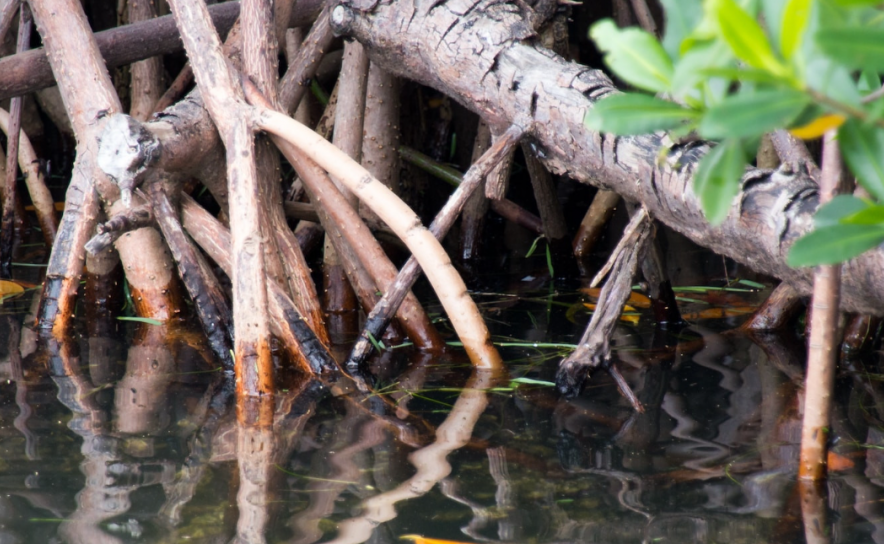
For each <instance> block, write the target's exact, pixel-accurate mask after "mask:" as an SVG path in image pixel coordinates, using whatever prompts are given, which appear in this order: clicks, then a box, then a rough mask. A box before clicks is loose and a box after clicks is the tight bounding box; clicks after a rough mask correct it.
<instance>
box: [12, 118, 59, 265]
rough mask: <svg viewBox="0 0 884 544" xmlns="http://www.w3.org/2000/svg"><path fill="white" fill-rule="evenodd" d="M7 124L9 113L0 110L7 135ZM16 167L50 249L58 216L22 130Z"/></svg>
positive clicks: (30, 146)
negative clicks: (22, 178)
mask: <svg viewBox="0 0 884 544" xmlns="http://www.w3.org/2000/svg"><path fill="white" fill-rule="evenodd" d="M9 124H10V117H9V113H7V112H6V111H5V110H3V109H0V130H3V132H5V133H7V134H8V133H9ZM18 167H19V168H20V169H21V171H22V173H23V174H24V177H25V185H26V186H27V188H28V195H30V197H31V202H33V204H34V212H35V213H36V214H37V223H38V224H39V225H40V230H41V231H42V234H43V240H44V241H45V242H46V247H50V248H51V247H52V244H53V243H54V242H55V235H56V233H57V232H58V214H57V213H56V212H55V202H54V201H53V198H52V193H50V192H49V188H48V187H47V186H46V176H45V175H44V174H43V171H42V169H41V168H40V161H39V159H38V158H37V153H36V152H35V151H34V146H33V145H31V140H30V139H29V138H28V135H27V134H25V132H24V131H23V130H22V131H20V132H19V142H18Z"/></svg>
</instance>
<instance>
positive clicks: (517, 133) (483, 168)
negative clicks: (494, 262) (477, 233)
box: [346, 125, 524, 369]
mask: <svg viewBox="0 0 884 544" xmlns="http://www.w3.org/2000/svg"><path fill="white" fill-rule="evenodd" d="M523 131H524V129H523V128H522V127H519V126H517V125H512V126H511V127H510V128H508V129H507V131H506V132H504V133H503V135H502V136H501V137H500V138H498V140H497V141H496V142H494V145H492V146H491V147H490V148H489V149H488V150H487V151H486V152H485V153H484V154H483V155H482V156H481V157H480V158H479V160H478V161H476V162H475V163H474V164H473V165H472V166H471V167H470V169H469V170H468V171H467V173H466V174H465V175H464V177H463V182H461V184H460V186H458V188H457V190H456V191H455V192H454V194H452V195H451V197H449V199H448V201H447V202H446V203H445V206H443V207H442V209H441V210H440V211H439V213H438V214H437V215H436V218H435V219H433V222H432V223H431V224H430V232H431V233H432V234H433V236H435V237H436V239H437V240H441V239H442V238H444V237H445V235H446V234H447V233H448V231H449V230H450V229H451V226H452V225H453V224H454V221H455V219H457V216H458V215H459V214H460V212H461V211H462V210H463V207H464V206H465V205H466V203H467V202H468V201H469V199H470V197H471V196H472V194H473V193H474V192H475V191H476V189H478V188H480V187H481V185H482V181H483V180H484V179H485V177H486V176H487V175H488V173H489V172H490V171H492V170H493V169H494V167H495V166H496V165H498V164H499V163H500V161H502V160H505V158H506V157H509V155H510V153H511V152H512V150H513V149H514V148H515V145H516V143H518V141H519V139H520V138H521V136H522V133H523ZM419 271H420V269H419V267H418V263H417V260H416V259H415V257H413V256H412V257H410V258H409V259H408V261H407V262H406V263H405V265H404V266H403V267H402V270H400V271H399V275H398V276H397V277H396V281H395V282H394V283H393V286H392V287H391V288H390V289H389V290H388V291H387V292H386V293H384V296H383V297H382V298H381V300H380V301H379V302H378V303H377V304H376V305H375V307H374V309H373V310H372V311H371V313H370V314H369V316H368V319H366V322H365V328H364V329H363V331H362V333H360V335H359V338H358V339H357V340H356V344H355V345H354V346H353V350H352V351H351V353H350V357H349V358H348V360H347V363H346V366H347V368H350V369H354V368H359V366H360V365H361V364H362V363H363V362H364V361H365V359H366V358H367V357H368V354H369V353H371V347H372V344H373V340H374V339H377V338H380V337H381V335H382V334H383V333H384V330H385V329H386V327H387V324H388V323H389V322H390V319H391V318H392V315H393V313H394V312H395V311H396V308H398V306H399V304H400V303H401V302H402V299H403V297H404V295H405V293H407V292H408V289H411V286H412V285H414V282H415V281H416V280H417V276H418V273H419Z"/></svg>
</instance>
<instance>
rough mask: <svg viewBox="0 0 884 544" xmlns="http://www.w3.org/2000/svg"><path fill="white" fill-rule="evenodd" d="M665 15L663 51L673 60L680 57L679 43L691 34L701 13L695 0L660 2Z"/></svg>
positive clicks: (665, 0) (663, 0)
mask: <svg viewBox="0 0 884 544" xmlns="http://www.w3.org/2000/svg"><path fill="white" fill-rule="evenodd" d="M661 3H662V4H663V13H665V14H666V33H665V34H664V35H663V49H664V50H665V51H666V52H667V53H669V56H670V57H672V58H673V59H677V58H678V57H679V56H680V51H679V49H680V48H681V42H682V41H684V39H685V38H686V37H687V36H688V35H689V34H690V33H691V31H692V30H693V29H694V27H696V26H697V23H699V22H700V17H701V15H702V13H703V10H702V9H701V3H700V2H698V1H697V0H661Z"/></svg>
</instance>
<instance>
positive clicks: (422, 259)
mask: <svg viewBox="0 0 884 544" xmlns="http://www.w3.org/2000/svg"><path fill="white" fill-rule="evenodd" d="M255 110H256V113H257V115H256V116H255V119H254V121H255V125H256V128H258V129H260V130H264V131H266V132H269V133H272V134H275V135H277V136H279V137H280V138H283V139H285V140H287V141H288V142H290V143H291V144H292V145H295V146H297V147H298V148H299V149H301V150H302V151H303V152H304V153H305V154H306V155H307V156H308V157H310V158H311V159H312V160H313V161H314V162H316V163H317V164H319V165H320V166H321V167H323V168H325V169H326V170H327V171H328V173H329V174H331V175H332V176H334V177H336V178H337V179H338V180H340V181H341V182H342V183H343V184H344V185H346V186H347V188H348V189H350V190H351V191H352V192H353V193H354V194H355V195H356V196H358V197H359V199H360V200H361V201H362V202H364V203H365V204H366V205H367V206H368V207H369V208H371V210H372V211H373V212H375V213H376V214H377V215H378V217H380V218H381V219H382V220H383V221H384V222H385V223H387V225H388V226H389V227H390V228H391V229H392V230H393V232H395V233H396V235H397V236H398V237H399V238H401V239H402V241H403V242H405V245H407V246H408V249H409V250H411V253H412V254H413V255H414V257H415V259H417V262H418V263H419V264H420V265H421V268H422V269H423V271H424V274H426V275H427V279H429V280H430V284H431V285H432V286H433V289H434V290H435V291H436V294H437V295H438V296H439V301H440V302H441V303H442V306H443V307H444V308H445V312H446V313H447V314H448V319H450V320H451V324H452V325H453V326H454V330H455V331H456V332H457V335H458V336H459V337H460V339H461V341H462V342H463V345H464V348H465V349H466V350H467V354H468V355H469V357H470V360H471V361H472V363H473V365H474V366H475V367H477V368H485V369H499V368H501V367H502V361H501V358H500V354H499V353H498V352H497V349H496V348H495V347H494V345H493V344H492V343H491V335H490V334H489V332H488V327H487V326H486V325H485V322H484V321H483V320H482V316H481V315H480V314H479V309H478V308H477V307H476V304H475V303H474V302H473V300H472V299H471V298H470V296H469V294H467V287H466V285H465V284H464V282H463V279H461V277H460V275H459V274H458V273H457V271H456V270H455V269H454V266H453V265H452V264H451V260H450V259H449V258H448V254H447V253H445V250H444V249H442V244H440V243H439V241H438V240H436V237H435V236H433V234H432V233H431V232H430V231H429V230H428V229H427V228H426V227H424V226H423V225H422V224H421V222H420V218H419V217H418V216H417V215H416V214H415V213H414V211H412V210H411V208H409V207H408V205H407V204H405V203H404V202H402V200H401V199H400V198H399V197H398V196H396V195H395V194H394V193H393V192H392V191H391V190H390V189H388V188H387V187H386V186H385V185H384V184H383V183H381V182H380V181H378V180H377V179H375V178H374V177H372V175H371V174H369V173H368V171H367V170H366V169H365V168H363V167H362V166H360V165H359V164H358V163H357V162H355V161H354V160H353V159H351V158H350V157H348V156H347V155H346V154H345V153H343V152H342V151H341V150H339V149H338V148H337V147H335V146H334V145H332V144H331V143H329V142H328V140H325V139H324V138H322V137H321V136H319V135H318V134H316V133H315V132H313V131H312V130H310V129H309V128H307V127H305V126H304V125H302V124H301V123H299V122H297V121H295V120H294V119H291V118H290V117H286V116H285V115H283V114H281V113H278V112H274V111H271V110H268V109H265V108H255Z"/></svg>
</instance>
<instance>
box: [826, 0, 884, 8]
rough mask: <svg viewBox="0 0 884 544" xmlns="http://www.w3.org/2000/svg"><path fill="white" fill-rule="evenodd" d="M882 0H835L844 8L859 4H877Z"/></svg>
mask: <svg viewBox="0 0 884 544" xmlns="http://www.w3.org/2000/svg"><path fill="white" fill-rule="evenodd" d="M880 3H881V0H835V4H837V5H839V6H841V7H844V8H853V7H859V6H877V5H878V4H880Z"/></svg>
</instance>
